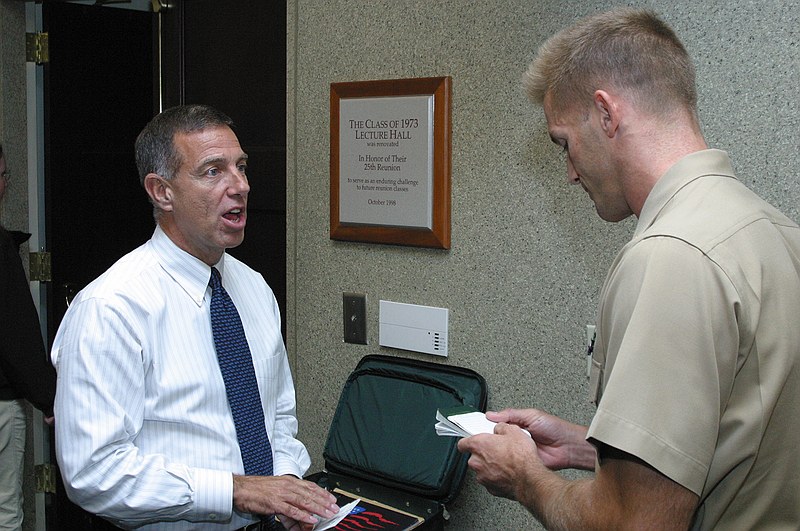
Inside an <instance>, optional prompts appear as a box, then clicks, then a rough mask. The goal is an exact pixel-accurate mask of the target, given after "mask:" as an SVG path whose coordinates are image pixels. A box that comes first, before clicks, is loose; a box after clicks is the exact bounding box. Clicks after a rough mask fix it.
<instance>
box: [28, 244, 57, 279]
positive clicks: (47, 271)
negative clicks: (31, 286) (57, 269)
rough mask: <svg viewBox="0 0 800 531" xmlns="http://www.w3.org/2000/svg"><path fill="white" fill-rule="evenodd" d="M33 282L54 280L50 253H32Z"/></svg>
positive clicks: (31, 270) (31, 269)
mask: <svg viewBox="0 0 800 531" xmlns="http://www.w3.org/2000/svg"><path fill="white" fill-rule="evenodd" d="M30 272H31V282H34V281H38V282H50V281H52V280H53V267H52V260H51V258H50V253H47V252H44V251H42V252H39V253H30Z"/></svg>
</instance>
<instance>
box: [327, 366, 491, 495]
mask: <svg viewBox="0 0 800 531" xmlns="http://www.w3.org/2000/svg"><path fill="white" fill-rule="evenodd" d="M486 400H487V388H486V381H485V380H484V378H483V377H482V376H481V375H479V374H478V373H476V372H475V371H473V370H471V369H466V368H463V367H455V366H452V365H443V364H438V363H431V362H426V361H418V360H412V359H406V358H398V357H391V356H379V355H368V356H365V357H364V358H362V359H361V361H360V362H359V363H358V365H357V366H356V368H355V370H354V371H353V372H352V373H351V374H350V376H349V377H348V379H347V382H345V385H344V388H343V389H342V394H341V397H340V399H339V404H338V406H337V408H336V412H335V413H334V416H333V420H332V422H331V427H330V430H329V431H328V439H327V441H326V443H325V449H324V451H323V457H324V458H325V465H326V469H327V470H328V471H329V472H331V473H334V474H339V475H346V476H350V477H355V478H359V479H363V480H366V481H369V482H372V483H377V484H379V485H381V486H384V487H389V488H392V489H397V490H399V491H403V492H407V493H410V494H413V495H416V496H420V497H423V498H427V499H432V500H436V501H438V502H441V503H446V502H448V501H450V500H451V499H453V498H454V497H455V495H456V494H457V492H458V489H459V487H460V486H461V483H462V482H463V479H464V474H465V473H466V469H467V459H468V456H467V455H464V454H461V453H460V452H459V451H458V449H457V448H456V444H457V442H458V439H457V438H456V437H442V436H439V435H437V434H436V431H435V429H434V425H435V423H436V410H437V409H439V408H448V407H452V406H456V405H462V404H467V405H470V406H472V407H474V408H475V409H479V410H480V411H485V410H486Z"/></svg>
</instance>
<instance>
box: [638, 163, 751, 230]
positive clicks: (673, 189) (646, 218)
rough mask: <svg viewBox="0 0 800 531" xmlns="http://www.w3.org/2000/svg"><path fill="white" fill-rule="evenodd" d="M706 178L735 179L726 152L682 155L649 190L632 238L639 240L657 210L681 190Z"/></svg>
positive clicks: (651, 222) (657, 213) (658, 212)
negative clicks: (714, 176) (715, 176)
mask: <svg viewBox="0 0 800 531" xmlns="http://www.w3.org/2000/svg"><path fill="white" fill-rule="evenodd" d="M708 175H719V176H724V177H731V178H733V179H735V178H736V176H735V175H734V174H733V166H732V165H731V161H730V158H729V157H728V154H727V153H726V152H724V151H721V150H719V149H705V150H703V151H697V152H695V153H691V154H689V155H686V156H685V157H683V158H681V159H680V160H679V161H678V162H676V163H675V164H673V165H672V167H670V169H668V170H667V172H666V173H665V174H664V175H663V176H662V177H661V178H660V179H659V180H658V182H656V184H655V186H653V189H652V190H650V194H649V195H648V196H647V199H646V200H645V202H644V205H643V206H642V211H641V213H640V215H639V222H638V223H637V224H636V231H635V233H634V237H636V236H639V235H640V234H641V233H642V232H644V231H645V230H647V228H648V227H650V225H652V224H653V222H654V221H655V220H656V218H657V217H658V215H659V214H660V213H661V210H663V208H664V207H665V206H666V205H667V203H669V201H670V200H671V199H672V198H673V197H674V196H675V194H677V193H678V192H679V191H680V190H681V188H683V187H684V186H686V185H687V184H689V183H690V182H692V181H694V180H696V179H699V178H701V177H705V176H708Z"/></svg>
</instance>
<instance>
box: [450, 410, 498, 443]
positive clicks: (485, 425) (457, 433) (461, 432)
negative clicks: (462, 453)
mask: <svg viewBox="0 0 800 531" xmlns="http://www.w3.org/2000/svg"><path fill="white" fill-rule="evenodd" d="M436 420H437V421H438V422H437V423H436V434H437V435H444V436H447V437H469V436H471V435H477V434H478V433H494V427H495V425H496V424H497V423H496V422H492V421H491V420H489V419H487V418H486V415H485V414H484V413H481V412H480V411H476V410H475V409H473V408H471V407H469V406H456V407H452V408H447V409H440V410H437V411H436Z"/></svg>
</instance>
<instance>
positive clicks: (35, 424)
mask: <svg viewBox="0 0 800 531" xmlns="http://www.w3.org/2000/svg"><path fill="white" fill-rule="evenodd" d="M40 31H42V6H41V4H39V3H35V2H30V1H26V2H25V32H26V33H37V32H40ZM25 78H26V79H25V81H26V82H25V86H26V88H25V92H26V96H25V97H26V117H27V136H28V139H27V142H28V168H27V169H28V227H29V229H28V230H29V231H30V232H31V238H30V240H29V248H30V249H31V251H34V250H35V251H45V250H46V249H47V246H46V241H45V228H46V227H45V210H44V206H45V203H44V202H45V197H44V83H43V80H44V74H43V67H42V66H41V65H37V64H36V63H33V62H26V63H25ZM30 287H31V296H32V297H33V302H34V305H35V306H36V309H37V310H38V312H39V321H40V323H41V327H42V336H43V337H44V341H45V346H46V347H49V343H48V340H47V291H46V290H47V287H46V286H45V285H44V284H43V283H42V282H31V283H30ZM32 410H33V418H32V433H31V440H32V444H33V464H34V466H38V465H43V464H49V463H50V454H51V444H52V441H51V438H50V429H49V428H48V427H47V426H46V425H45V423H44V416H43V414H42V412H41V411H39V410H38V409H36V408H32ZM34 495H35V505H36V518H35V529H36V531H45V530H46V529H47V515H46V503H45V496H46V494H45V493H44V492H35V493H34Z"/></svg>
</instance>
